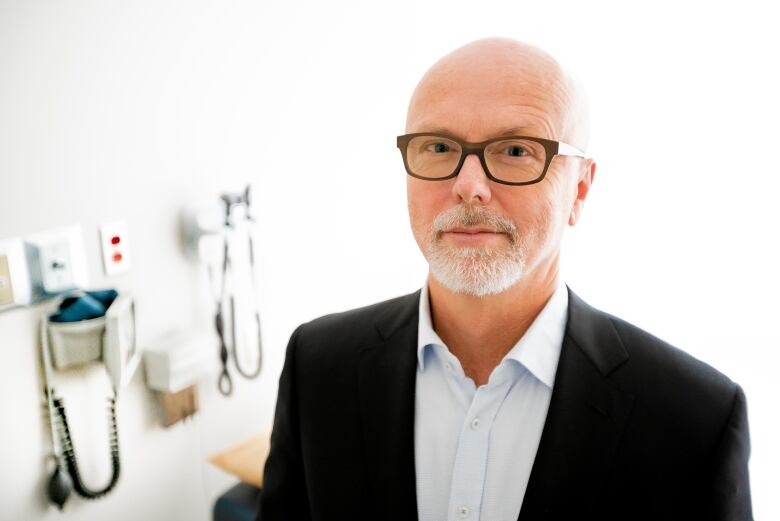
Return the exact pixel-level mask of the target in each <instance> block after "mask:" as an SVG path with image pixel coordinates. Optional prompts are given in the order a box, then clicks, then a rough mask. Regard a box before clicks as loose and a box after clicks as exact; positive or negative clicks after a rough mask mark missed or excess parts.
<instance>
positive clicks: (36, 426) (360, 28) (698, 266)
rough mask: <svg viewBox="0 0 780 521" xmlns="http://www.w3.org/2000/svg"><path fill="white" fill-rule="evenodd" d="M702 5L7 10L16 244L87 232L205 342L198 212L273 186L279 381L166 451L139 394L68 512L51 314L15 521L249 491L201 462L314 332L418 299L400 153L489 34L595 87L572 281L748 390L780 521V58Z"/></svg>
mask: <svg viewBox="0 0 780 521" xmlns="http://www.w3.org/2000/svg"><path fill="white" fill-rule="evenodd" d="M687 5H688V7H686V5H685V4H682V3H675V4H672V3H665V2H653V3H651V4H646V5H644V6H637V5H636V4H633V3H632V4H629V3H623V4H622V5H620V4H618V3H616V2H611V3H609V4H607V3H593V2H588V3H585V2H571V3H560V2H518V1H506V2H498V1H488V2H482V3H476V2H456V1H448V2H428V3H424V4H423V3H421V2H411V1H407V2H383V3H381V4H380V3H377V2H354V3H344V2H316V1H305V2H282V1H276V2H205V1H200V2H173V1H168V0H155V1H146V2H140V1H139V2H129V3H128V2H125V3H120V2H111V3H109V2H75V1H60V2H52V1H49V2H43V1H24V2H22V1H18V2H15V1H9V0H0V176H1V177H0V179H1V180H2V181H1V184H0V238H7V237H12V236H19V235H24V234H27V233H30V232H35V231H39V230H44V229H47V228H50V227H54V226H57V225H59V224H70V223H79V224H80V225H81V226H82V227H83V229H84V231H85V235H86V239H87V241H86V242H87V245H86V246H87V253H88V255H89V259H90V275H91V282H92V283H93V286H94V287H106V286H109V285H114V286H118V287H122V288H129V289H132V291H133V292H134V293H135V294H136V295H137V298H138V302H139V306H140V309H139V311H140V317H139V322H140V325H141V331H140V334H141V337H142V340H143V339H147V340H148V339H150V338H152V337H153V336H155V335H157V334H159V333H160V332H162V331H163V330H165V329H168V328H171V327H182V328H189V327H193V326H194V325H195V324H198V323H204V321H208V320H210V319H209V312H210V309H211V308H210V305H209V302H208V300H207V299H206V298H204V291H205V290H204V288H203V287H202V285H201V284H202V281H203V278H202V274H201V273H199V272H198V270H197V267H196V266H194V265H192V264H190V263H189V262H188V261H186V260H185V258H184V257H183V255H182V252H181V248H180V245H179V238H178V228H177V221H176V217H177V213H178V211H179V209H180V208H181V207H182V206H183V205H185V204H188V203H190V202H194V201H197V200H203V199H208V198H209V197H213V196H215V194H217V193H219V192H220V191H223V190H227V189H237V188H239V187H240V186H241V185H242V184H243V183H244V182H250V181H251V182H253V183H254V185H255V188H256V189H257V195H258V197H257V199H258V203H259V204H261V207H260V217H261V219H260V226H261V228H262V229H263V232H262V233H263V237H264V241H263V243H262V245H261V259H260V263H261V273H262V275H263V276H262V280H261V281H260V286H261V292H260V293H261V294H260V297H261V300H262V312H263V327H264V331H263V335H264V341H265V344H266V365H265V369H264V374H263V377H262V379H261V380H259V381H255V382H248V381H245V380H238V381H237V382H236V383H237V386H238V387H237V390H236V391H237V392H236V395H235V396H234V397H232V398H229V399H225V398H222V397H221V396H219V395H218V394H217V393H216V389H214V382H213V380H214V378H213V376H214V375H209V377H208V378H207V379H205V380H204V382H203V383H202V385H201V387H200V389H201V401H202V403H201V413H200V415H199V416H198V417H197V418H196V419H195V420H193V421H192V422H189V423H187V424H183V425H178V426H176V427H174V428H172V429H170V430H166V429H163V428H162V427H160V424H159V420H158V418H157V412H156V410H155V402H154V397H153V395H152V394H151V393H150V392H149V391H147V390H146V389H145V388H144V386H143V382H142V378H141V377H138V378H136V380H135V381H134V382H133V383H132V385H131V386H130V387H129V388H128V389H126V390H125V392H124V393H123V394H122V395H121V396H120V406H119V414H120V418H119V424H120V441H121V443H122V456H123V465H124V469H123V475H122V478H121V481H120V484H119V486H118V488H117V489H116V491H115V492H114V493H112V494H111V496H109V497H108V498H106V499H104V500H101V501H98V502H95V503H88V502H84V501H81V500H79V499H74V500H72V501H71V502H70V503H69V504H68V506H67V508H66V511H65V513H64V514H59V513H57V512H56V511H55V510H53V509H51V508H49V507H47V505H46V503H45V500H44V496H43V486H44V483H45V477H46V475H45V474H46V473H45V472H44V468H45V467H44V456H45V454H46V451H47V443H48V442H47V434H46V430H45V429H46V423H45V421H44V417H43V416H42V412H41V406H40V403H41V396H40V391H41V381H40V378H39V376H38V367H37V364H38V361H37V344H36V338H35V324H36V321H37V318H38V315H39V313H40V306H36V307H34V308H31V309H19V310H14V311H8V312H4V313H2V314H0V349H1V350H2V352H3V354H4V355H5V358H4V360H3V363H2V364H0V405H1V406H2V420H0V425H1V427H0V519H2V520H6V519H9V520H11V519H13V520H30V519H69V520H72V521H78V520H87V519H109V518H110V519H118V520H124V519H128V520H129V519H138V518H143V519H146V520H147V521H156V520H163V519H166V520H167V519H192V520H206V519H209V518H210V509H211V506H212V504H213V501H214V499H215V498H216V497H217V496H218V495H219V494H220V493H221V492H222V491H224V490H225V489H226V488H227V487H228V486H230V485H231V484H232V482H233V481H232V479H231V478H230V477H227V476H225V475H224V474H222V473H221V472H219V471H217V470H215V469H213V468H212V467H211V466H210V465H209V464H207V463H205V462H204V461H205V458H206V457H207V456H208V455H209V454H211V453H213V452H214V451H217V450H220V449H222V448H224V447H226V446H228V445H230V444H232V443H234V442H237V441H239V440H242V439H244V438H245V437H247V436H249V435H251V434H252V433H254V432H256V431H257V430H259V429H261V428H265V427H268V426H269V425H270V422H271V419H272V414H273V405H274V402H275V394H276V383H277V378H278V374H279V371H280V369H281V361H282V354H283V350H284V347H285V345H286V342H287V339H288V337H289V334H290V332H291V331H292V329H293V328H294V327H295V326H296V325H297V324H299V323H300V322H302V321H304V320H308V319H310V318H313V317H315V316H318V315H321V314H324V313H327V312H330V311H337V310H343V309H347V308H350V307H355V306H359V305H363V304H367V303H370V302H374V301H377V300H380V299H385V298H389V297H392V296H396V295H399V294H402V293H406V292H410V291H413V290H414V289H416V288H417V287H419V285H420V284H421V282H422V280H423V277H424V275H425V264H424V262H423V260H422V257H421V256H420V254H419V252H418V251H417V249H416V245H415V244H414V242H413V240H412V236H411V233H410V232H409V230H408V218H407V214H406V207H405V178H404V175H405V174H404V171H403V167H402V165H401V162H400V155H399V154H398V151H397V149H395V148H394V145H395V136H396V135H397V134H401V133H403V130H404V118H405V110H406V102H407V100H408V96H409V94H410V92H411V90H412V88H413V87H414V85H415V84H416V81H417V79H418V78H419V76H420V75H421V74H422V73H423V72H424V70H425V69H426V68H427V67H428V66H429V65H430V64H431V63H432V62H433V61H434V60H435V59H437V58H438V57H440V56H441V55H442V54H444V53H445V52H447V51H449V50H451V49H452V48H454V47H456V46H458V45H461V44H462V43H465V42H467V41H469V40H472V39H475V38H478V37H483V36H489V35H503V36H511V37H516V38H520V39H524V40H527V41H529V42H532V43H535V44H537V45H540V46H541V47H543V48H545V49H547V50H548V51H550V52H551V53H553V54H554V55H556V56H558V57H559V58H560V59H561V60H562V61H564V62H565V63H568V64H570V65H571V66H572V67H573V68H574V69H575V70H576V71H577V72H578V73H579V75H580V77H581V78H582V80H583V82H584V83H585V85H586V87H587V89H588V91H589V93H590V98H591V112H592V118H593V132H592V141H591V147H590V150H589V153H590V154H591V155H592V156H594V157H596V158H597V160H598V170H597V173H596V178H595V183H594V187H593V190H592V191H591V194H590V196H589V198H588V204H587V205H586V211H585V215H584V220H583V221H582V222H581V223H580V224H579V225H578V226H577V227H576V228H573V229H569V230H568V232H567V233H568V235H567V237H566V244H565V249H564V256H563V272H564V275H565V277H564V278H565V280H566V281H567V282H568V283H569V285H570V286H571V287H572V288H573V289H574V290H575V291H576V292H577V293H578V294H579V295H580V296H582V297H583V298H585V299H586V300H587V301H589V302H590V303H592V304H593V305H596V306H597V307H601V308H602V309H605V310H606V311H609V312H612V313H614V314H617V315H619V316H622V317H623V318H626V319H627V320H629V321H632V322H634V323H635V324H637V325H639V326H640V327H644V328H645V329H648V330H650V331H651V332H653V333H655V334H657V335H658V336H660V337H662V338H664V339H666V340H668V341H669V342H671V343H673V344H675V345H678V346H679V347H681V348H683V349H685V350H687V351H688V352H690V353H692V354H694V355H695V356H697V357H699V358H702V359H703V360H705V361H707V362H709V363H711V364H712V365H714V366H715V367H717V368H718V369H720V370H721V371H723V372H725V373H726V374H728V375H729V376H730V377H731V378H733V379H734V380H735V381H737V382H739V383H740V384H741V385H743V387H744V388H745V391H746V393H747V397H748V406H749V416H750V426H751V431H752V443H753V456H752V460H751V472H752V481H753V483H752V485H753V495H754V509H755V514H756V519H759V520H768V519H773V518H776V517H778V515H779V514H780V506H779V505H778V502H777V499H776V496H775V494H774V486H773V485H774V481H775V480H774V479H773V477H774V475H775V474H776V468H777V465H778V464H780V449H778V448H777V444H776V440H777V439H778V438H780V426H779V425H778V421H777V412H776V411H777V407H776V399H777V397H778V385H777V384H776V383H775V380H776V379H775V378H774V373H775V366H776V364H777V362H778V361H780V357H778V355H777V350H778V348H780V333H778V332H777V329H776V328H775V323H774V320H776V317H777V312H778V306H777V303H776V298H775V295H776V293H777V291H778V290H780V281H778V276H777V274H776V273H777V272H776V268H775V267H776V266H778V265H780V254H779V253H778V248H777V231H776V226H775V224H776V223H777V215H776V213H777V212H776V210H775V207H776V204H775V203H776V199H777V194H778V193H780V190H779V189H780V181H778V179H780V177H778V176H780V171H779V169H778V166H777V165H778V163H777V161H776V159H775V155H776V153H777V152H776V150H777V146H778V137H780V136H779V135H778V134H779V133H778V132H777V127H776V125H777V121H778V117H779V116H780V103H779V102H778V97H777V92H778V91H780V78H779V77H778V70H777V67H776V66H775V65H774V62H775V61H776V53H775V51H773V50H774V49H777V48H780V36H778V32H777V31H776V29H775V27H774V20H776V18H773V16H771V13H770V12H769V10H768V8H761V7H759V5H760V4H759V3H758V2H755V3H753V2H740V3H739V4H738V5H737V4H733V3H729V4H718V3H713V2H709V3H706V4H705V3H702V4H701V6H699V7H697V6H692V5H691V4H687ZM347 134H349V135H351V136H352V138H351V140H350V141H345V140H344V136H345V135H347ZM337 146H343V148H342V149H341V150H340V151H335V152H334V150H336V148H335V147H337ZM115 218H125V219H127V221H128V223H129V226H130V234H131V240H132V248H133V252H132V253H133V256H134V259H133V260H134V270H133V272H132V273H131V274H129V275H127V276H124V277H121V278H119V279H106V278H105V277H104V276H103V275H102V271H101V267H100V264H99V257H98V249H97V239H96V237H97V236H96V233H97V232H96V229H97V226H98V224H100V223H102V222H105V221H109V220H113V219H115ZM206 323H207V322H206ZM214 353H215V360H214V364H213V371H214V372H216V370H217V362H216V347H215V348H214ZM88 376H89V381H90V385H91V387H90V386H86V385H85V386H82V388H83V389H82V391H80V392H81V394H74V398H73V401H72V403H74V405H73V406H72V408H73V409H74V412H73V413H72V415H73V416H76V415H78V414H80V415H81V421H80V423H79V425H84V426H88V427H89V428H87V427H84V428H82V434H80V436H81V439H82V441H81V446H82V450H81V451H80V452H81V458H82V459H83V460H84V461H85V466H87V463H86V462H87V461H89V462H91V463H90V464H89V465H88V472H85V473H86V474H88V475H91V476H92V477H93V479H94V480H95V483H96V484H97V483H99V482H100V481H101V480H102V476H103V474H101V473H105V464H106V460H107V454H106V452H107V448H106V446H105V438H104V437H102V436H101V431H100V429H101V428H104V427H103V424H104V418H103V415H102V412H101V413H100V414H99V413H96V412H93V411H95V408H93V407H91V404H92V402H91V401H90V400H91V399H94V397H95V396H97V398H98V399H102V396H103V394H102V393H103V392H104V391H103V390H101V391H99V392H98V391H90V390H94V389H102V388H101V387H100V384H101V382H100V375H96V374H91V375H88ZM140 376H142V375H140ZM71 380H73V379H71ZM70 383H73V382H72V381H71V382H70ZM71 387H72V388H73V389H74V391H73V392H74V393H76V392H77V391H76V390H75V389H77V387H76V386H75V385H72V386H71ZM96 403H99V402H96ZM75 404H78V405H75ZM79 409H81V410H82V412H81V413H77V412H76V410H79ZM69 412H70V408H69ZM75 421H76V420H75V419H74V423H75ZM76 444H77V450H78V449H79V437H78V436H77V439H76Z"/></svg>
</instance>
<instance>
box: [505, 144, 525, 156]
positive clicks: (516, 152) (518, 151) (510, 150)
mask: <svg viewBox="0 0 780 521" xmlns="http://www.w3.org/2000/svg"><path fill="white" fill-rule="evenodd" d="M505 150H506V153H507V154H508V155H510V156H513V157H523V156H527V155H528V151H527V150H526V149H524V148H523V147H519V146H515V145H512V146H508V147H506V149H505Z"/></svg>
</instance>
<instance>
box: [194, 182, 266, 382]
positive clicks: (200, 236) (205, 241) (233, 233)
mask: <svg viewBox="0 0 780 521" xmlns="http://www.w3.org/2000/svg"><path fill="white" fill-rule="evenodd" d="M182 227H183V234H184V242H185V249H186V252H187V253H188V255H189V256H191V257H192V258H195V259H197V260H199V261H200V262H202V263H203V264H205V265H206V267H207V269H208V274H209V283H210V285H211V288H210V289H211V292H212V296H213V299H214V302H215V307H216V310H215V313H214V327H215V330H216V332H217V336H218V338H219V356H220V360H221V363H222V371H221V372H220V375H219V378H218V380H217V387H218V388H219V391H220V392H221V393H222V394H223V395H225V396H228V395H230V394H231V393H232V392H233V380H232V378H231V376H230V372H229V370H228V358H229V353H230V352H232V354H233V361H234V364H235V367H236V370H237V371H238V373H239V374H241V375H242V376H244V377H245V378H250V379H252V378H257V376H258V375H259V374H260V371H261V369H262V365H263V345H262V335H261V332H260V310H259V305H258V300H257V299H258V296H257V293H258V287H257V275H256V266H255V241H254V235H255V228H256V224H255V219H254V217H253V216H252V205H251V194H250V186H249V185H247V186H246V188H245V189H244V190H243V191H242V192H239V193H223V194H221V196H220V198H219V202H218V203H215V204H212V205H207V206H205V207H203V208H195V209H188V210H185V211H184V212H183V215H182ZM218 272H219V275H217V273H218ZM241 277H245V278H248V279H249V280H245V279H244V280H242V279H241ZM215 286H217V287H218V289H216V290H215V289H214V287H215ZM241 292H243V294H241ZM239 301H241V302H245V303H248V304H247V306H248V307H250V308H251V309H249V310H248V311H247V310H242V309H239V307H240V306H239V305H238V302H239ZM244 317H251V319H250V320H246V319H244ZM249 338H252V339H253V342H252V343H253V344H254V345H247V344H249V342H248V341H245V340H246V339H249ZM248 349H254V350H255V357H254V367H252V368H251V369H247V368H246V366H245V365H244V362H242V360H245V359H246V358H248V356H247V355H248V353H247V350H248Z"/></svg>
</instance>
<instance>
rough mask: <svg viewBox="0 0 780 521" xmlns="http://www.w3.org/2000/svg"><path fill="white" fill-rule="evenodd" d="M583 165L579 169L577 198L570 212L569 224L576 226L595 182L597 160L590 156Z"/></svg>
mask: <svg viewBox="0 0 780 521" xmlns="http://www.w3.org/2000/svg"><path fill="white" fill-rule="evenodd" d="M583 163H584V164H583V166H582V167H580V169H579V176H578V180H577V198H576V199H575V200H574V204H572V207H571V212H569V226H574V225H575V224H577V221H579V220H580V213H582V208H583V206H584V205H585V198H586V197H587V196H588V191H590V187H591V185H592V184H593V178H594V177H595V176H596V160H595V159H592V158H588V159H586V160H585V161H584V162H583Z"/></svg>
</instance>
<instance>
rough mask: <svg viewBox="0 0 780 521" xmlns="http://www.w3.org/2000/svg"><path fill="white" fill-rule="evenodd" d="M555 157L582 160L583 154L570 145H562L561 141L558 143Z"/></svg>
mask: <svg viewBox="0 0 780 521" xmlns="http://www.w3.org/2000/svg"><path fill="white" fill-rule="evenodd" d="M556 155H559V156H579V157H582V158H584V157H585V152H583V151H582V150H580V149H579V148H575V147H573V146H571V145H568V144H566V143H563V142H561V141H559V142H558V152H557V153H556Z"/></svg>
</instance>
